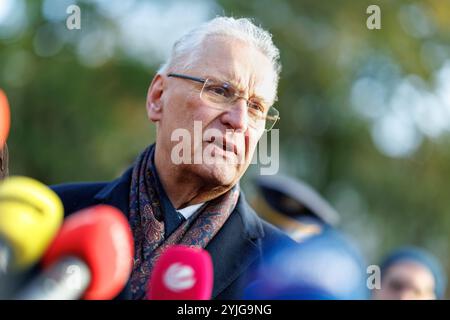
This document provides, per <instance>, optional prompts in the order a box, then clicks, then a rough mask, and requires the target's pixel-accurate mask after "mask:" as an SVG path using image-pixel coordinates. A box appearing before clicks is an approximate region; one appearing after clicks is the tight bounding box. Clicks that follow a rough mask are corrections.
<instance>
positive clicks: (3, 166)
mask: <svg viewBox="0 0 450 320" xmlns="http://www.w3.org/2000/svg"><path fill="white" fill-rule="evenodd" d="M7 176H8V146H7V145H6V143H5V145H4V146H3V148H1V149H0V180H2V179H4V178H6V177H7Z"/></svg>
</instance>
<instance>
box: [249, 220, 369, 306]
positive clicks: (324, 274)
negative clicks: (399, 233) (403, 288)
mask: <svg viewBox="0 0 450 320" xmlns="http://www.w3.org/2000/svg"><path fill="white" fill-rule="evenodd" d="M365 266H366V263H365V261H364V259H363V257H362V255H361V254H360V251H359V250H358V249H357V247H356V246H355V244H354V243H353V242H352V241H351V239H349V238H348V237H346V236H345V235H343V234H342V233H340V232H338V231H336V230H335V229H330V230H328V231H327V232H326V233H322V234H319V235H316V236H312V237H309V238H307V239H305V240H304V241H303V242H302V243H301V245H298V246H296V247H290V248H287V247H284V248H274V249H273V250H272V252H271V253H269V254H267V258H266V259H265V261H264V262H263V263H262V264H261V267H260V269H259V270H257V274H256V275H255V276H254V278H255V280H254V281H253V282H251V283H250V285H249V286H248V287H246V290H245V298H246V299H249V300H254V299H256V300H280V299H281V300H365V299H368V298H369V290H368V288H367V285H366V280H367V274H366V268H365ZM276 274H282V276H281V277H277V276H275V275H276Z"/></svg>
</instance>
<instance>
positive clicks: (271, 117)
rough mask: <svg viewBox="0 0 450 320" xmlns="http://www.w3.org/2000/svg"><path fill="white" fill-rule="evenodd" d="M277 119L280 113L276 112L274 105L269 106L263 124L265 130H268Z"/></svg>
mask: <svg viewBox="0 0 450 320" xmlns="http://www.w3.org/2000/svg"><path fill="white" fill-rule="evenodd" d="M279 119H280V113H279V112H278V110H277V109H275V108H274V107H270V109H269V112H267V116H266V125H265V129H266V131H270V130H271V129H272V128H273V126H274V125H275V123H277V121H278V120H279Z"/></svg>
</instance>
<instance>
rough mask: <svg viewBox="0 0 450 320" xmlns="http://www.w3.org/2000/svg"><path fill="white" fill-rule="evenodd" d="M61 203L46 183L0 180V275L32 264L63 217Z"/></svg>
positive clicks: (39, 255)
mask: <svg viewBox="0 0 450 320" xmlns="http://www.w3.org/2000/svg"><path fill="white" fill-rule="evenodd" d="M63 211H64V209H63V204H62V203H61V200H60V199H59V197H58V196H57V195H56V193H54V192H53V191H52V190H51V189H49V188H48V187H47V186H45V185H43V184H42V183H40V182H38V181H36V180H33V179H31V178H26V177H17V176H16V177H10V178H7V179H5V180H3V181H2V182H1V183H0V277H4V276H6V275H7V274H9V273H10V272H11V271H21V270H23V269H25V268H27V267H29V266H31V265H32V264H33V263H35V262H36V261H37V260H38V259H39V258H40V257H41V256H42V254H43V253H44V251H45V250H46V249H47V247H48V245H49V244H50V242H51V241H52V239H53V238H54V236H55V235H56V233H57V231H58V228H59V227H60V225H61V223H62V220H63Z"/></svg>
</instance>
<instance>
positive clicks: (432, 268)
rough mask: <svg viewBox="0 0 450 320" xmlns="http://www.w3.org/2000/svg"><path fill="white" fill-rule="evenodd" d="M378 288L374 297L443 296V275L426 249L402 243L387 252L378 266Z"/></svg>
mask: <svg viewBox="0 0 450 320" xmlns="http://www.w3.org/2000/svg"><path fill="white" fill-rule="evenodd" d="M380 270H381V288H380V289H374V290H373V294H372V296H373V299H376V300H434V299H443V298H444V294H445V288H446V281H447V280H446V276H445V273H444V271H443V269H442V266H441V264H440V262H439V261H438V259H437V258H436V257H434V256H433V255H432V254H430V253H429V252H427V251H425V250H423V249H420V248H416V247H405V248H400V249H398V250H395V251H394V252H392V253H391V254H389V255H388V256H387V257H386V258H385V259H384V260H383V263H382V264H381V266H380Z"/></svg>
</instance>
